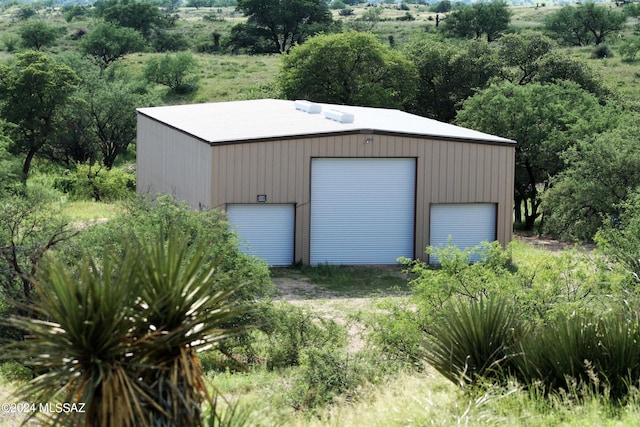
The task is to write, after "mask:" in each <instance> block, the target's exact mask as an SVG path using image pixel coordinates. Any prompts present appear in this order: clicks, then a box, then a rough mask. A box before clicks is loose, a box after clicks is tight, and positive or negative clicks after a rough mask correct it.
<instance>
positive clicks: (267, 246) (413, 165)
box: [137, 99, 515, 265]
mask: <svg viewBox="0 0 640 427" xmlns="http://www.w3.org/2000/svg"><path fill="white" fill-rule="evenodd" d="M137 144H138V145H137V156H138V158H137V169H138V191H139V192H151V193H152V194H156V193H170V194H173V195H174V196H175V197H176V198H177V199H181V200H185V201H186V202H188V203H189V204H191V205H192V206H193V207H195V208H219V209H223V210H226V211H227V213H228V218H229V221H230V223H231V224H232V226H233V227H234V228H235V229H236V230H237V231H238V233H239V235H240V236H241V237H242V238H243V239H244V243H243V250H245V251H248V252H251V253H254V254H256V255H258V256H261V257H263V258H265V259H266V260H267V262H269V263H270V264H272V265H288V264H292V263H295V262H302V263H304V264H318V263H325V262H326V263H332V264H390V263H395V262H396V259H397V258H398V257H400V256H405V257H409V258H424V257H425V253H424V250H425V248H426V247H427V246H428V245H438V244H443V243H446V241H447V239H448V238H449V236H451V237H452V239H453V242H454V243H455V244H457V245H458V246H461V247H468V246H474V245H476V244H478V243H479V242H481V241H483V240H489V241H492V240H498V241H500V243H502V244H503V245H504V244H506V243H507V242H508V241H509V240H511V233H512V207H513V180H514V155H515V143H514V142H513V141H511V140H508V139H504V138H499V137H496V136H493V135H488V134H485V133H481V132H477V131H473V130H470V129H465V128H461V127H457V126H453V125H449V124H445V123H441V122H437V121H434V120H431V119H427V118H424V117H419V116H415V115H412V114H407V113H404V112H401V111H398V110H388V109H381V108H368V107H353V106H346V105H329V104H312V103H310V102H307V101H296V102H294V101H285V100H274V99H262V100H252V101H236V102H221V103H209V104H194V105H180V106H166V107H153V108H141V109H139V110H138V139H137Z"/></svg>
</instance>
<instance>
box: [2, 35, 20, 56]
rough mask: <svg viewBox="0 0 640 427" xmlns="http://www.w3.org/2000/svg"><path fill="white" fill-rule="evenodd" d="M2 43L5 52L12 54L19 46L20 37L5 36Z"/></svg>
mask: <svg viewBox="0 0 640 427" xmlns="http://www.w3.org/2000/svg"><path fill="white" fill-rule="evenodd" d="M2 43H4V48H5V50H6V51H7V52H14V51H15V50H16V48H17V47H18V45H19V44H20V37H18V36H16V35H14V34H5V35H4V36H3V37H2Z"/></svg>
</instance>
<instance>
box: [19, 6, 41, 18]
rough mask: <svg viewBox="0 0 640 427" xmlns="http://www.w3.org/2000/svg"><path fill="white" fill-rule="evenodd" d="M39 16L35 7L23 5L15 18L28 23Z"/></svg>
mask: <svg viewBox="0 0 640 427" xmlns="http://www.w3.org/2000/svg"><path fill="white" fill-rule="evenodd" d="M37 14H38V12H36V10H35V9H34V8H33V6H29V5H23V6H20V8H19V9H18V11H17V12H16V13H15V15H14V16H15V18H16V19H17V20H18V21H26V20H27V19H29V18H31V17H32V16H35V15H37Z"/></svg>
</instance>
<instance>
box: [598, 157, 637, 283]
mask: <svg viewBox="0 0 640 427" xmlns="http://www.w3.org/2000/svg"><path fill="white" fill-rule="evenodd" d="M634 155H635V156H637V155H638V154H637V153H634ZM616 207H617V208H618V211H619V213H618V214H617V216H615V217H611V218H610V220H609V221H603V223H602V225H601V227H600V229H599V231H598V232H597V233H596V236H595V241H596V243H597V244H598V250H599V251H601V252H602V253H604V254H605V255H606V256H607V257H608V258H609V259H611V260H613V261H614V262H617V263H619V264H620V265H622V266H623V268H624V269H625V270H626V271H627V273H628V274H629V277H630V278H631V283H632V284H634V285H636V286H637V285H638V284H639V283H640V189H635V190H633V191H631V192H630V193H629V194H628V196H627V198H626V199H625V201H624V202H623V203H622V204H620V205H617V206H616Z"/></svg>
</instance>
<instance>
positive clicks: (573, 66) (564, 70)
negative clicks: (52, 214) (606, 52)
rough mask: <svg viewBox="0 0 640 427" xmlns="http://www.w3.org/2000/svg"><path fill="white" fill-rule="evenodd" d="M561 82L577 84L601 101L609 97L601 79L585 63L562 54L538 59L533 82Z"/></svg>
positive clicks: (552, 54)
mask: <svg viewBox="0 0 640 427" xmlns="http://www.w3.org/2000/svg"><path fill="white" fill-rule="evenodd" d="M561 80H567V81H572V82H574V83H577V84H578V85H579V86H580V87H581V88H582V89H584V90H586V91H587V92H590V93H592V94H594V95H595V96H597V97H598V98H599V99H600V100H601V101H603V100H605V99H606V98H607V97H608V96H609V95H610V91H609V89H608V88H607V87H606V85H605V84H604V82H603V80H602V78H601V77H600V76H599V75H598V74H597V73H596V72H595V71H594V70H593V68H591V67H590V66H589V64H587V63H586V62H585V61H583V60H581V59H577V58H571V57H569V56H567V55H566V54H564V53H562V52H557V51H552V52H549V53H548V54H546V55H544V56H543V57H542V58H540V60H539V62H538V69H537V72H536V75H535V76H534V78H533V81H536V82H540V83H553V82H556V81H561Z"/></svg>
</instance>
